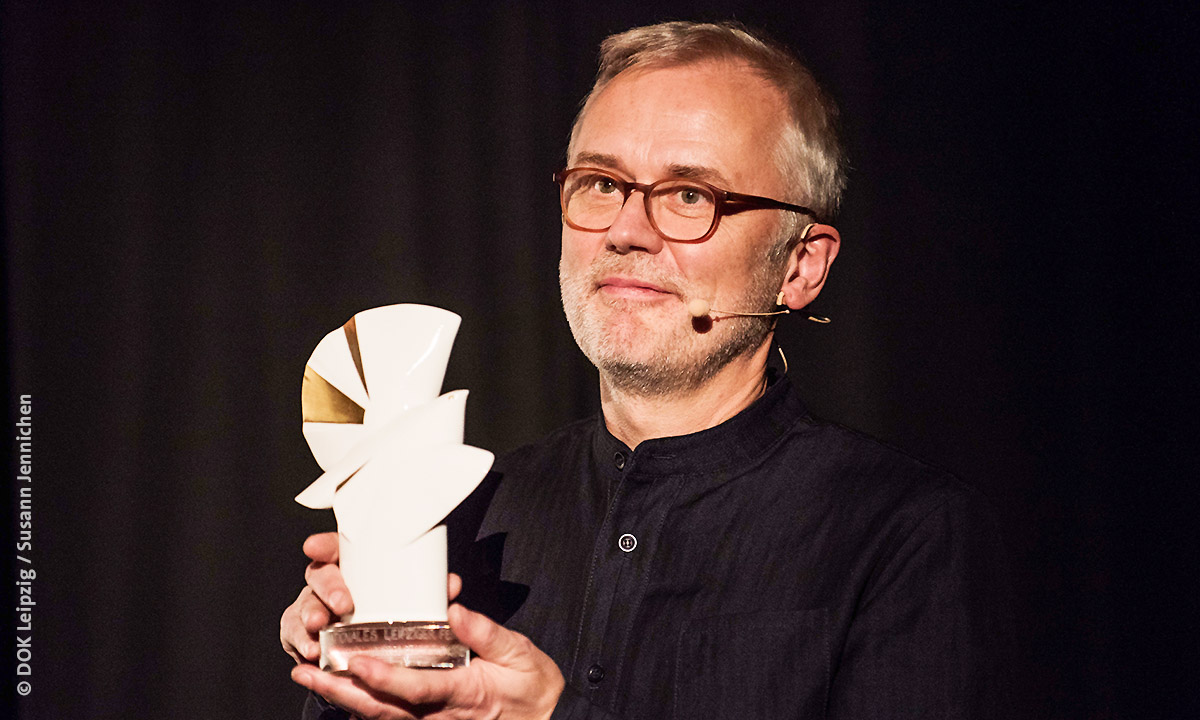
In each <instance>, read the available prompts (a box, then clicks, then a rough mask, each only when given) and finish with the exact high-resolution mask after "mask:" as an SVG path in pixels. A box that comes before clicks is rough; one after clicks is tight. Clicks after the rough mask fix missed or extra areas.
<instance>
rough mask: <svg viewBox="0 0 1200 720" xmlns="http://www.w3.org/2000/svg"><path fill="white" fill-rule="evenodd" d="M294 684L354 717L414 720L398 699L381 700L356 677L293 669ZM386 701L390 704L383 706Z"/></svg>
mask: <svg viewBox="0 0 1200 720" xmlns="http://www.w3.org/2000/svg"><path fill="white" fill-rule="evenodd" d="M292 680H293V681H294V682H296V683H297V684H298V685H301V686H303V687H306V688H308V689H309V690H312V691H313V692H315V693H317V694H318V695H320V696H322V697H324V698H325V699H326V700H328V701H329V702H331V703H333V704H334V705H337V706H338V707H340V708H343V709H345V710H348V711H350V712H351V713H352V714H353V716H354V717H361V718H372V720H412V718H413V715H412V714H411V713H409V712H407V711H406V710H405V709H404V707H403V705H404V703H403V702H401V701H399V700H398V699H396V698H386V697H382V698H381V697H380V696H378V695H377V694H376V693H374V692H373V691H371V690H370V689H369V688H367V687H365V686H363V685H361V684H359V682H358V681H357V680H356V679H355V678H353V677H338V676H336V675H333V674H330V673H327V672H323V671H321V670H318V669H317V668H315V667H313V666H311V665H298V666H296V667H294V668H292ZM381 700H386V702H381Z"/></svg>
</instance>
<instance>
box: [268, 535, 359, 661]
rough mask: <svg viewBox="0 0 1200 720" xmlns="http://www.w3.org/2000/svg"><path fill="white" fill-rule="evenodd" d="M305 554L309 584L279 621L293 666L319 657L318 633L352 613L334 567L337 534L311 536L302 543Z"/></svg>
mask: <svg viewBox="0 0 1200 720" xmlns="http://www.w3.org/2000/svg"><path fill="white" fill-rule="evenodd" d="M304 554H305V555H307V556H308V557H309V559H310V560H312V562H310V563H309V564H308V567H307V568H305V570H304V580H305V582H307V583H308V584H307V585H306V586H305V587H304V589H303V590H301V591H300V595H299V596H298V597H297V598H296V602H294V603H292V604H291V605H290V606H288V609H287V610H284V611H283V617H281V618H279V641H280V642H281V643H282V644H283V649H284V650H286V651H287V653H288V655H291V656H292V657H293V658H295V659H296V662H298V663H306V662H307V663H311V662H316V660H317V657H319V656H320V654H321V645H320V643H319V642H318V640H317V633H318V632H319V631H320V630H321V628H323V627H325V626H326V625H328V624H329V623H331V622H333V621H334V620H335V619H336V618H339V617H341V616H342V615H345V614H346V613H348V612H350V611H351V610H353V609H354V603H353V601H351V599H350V591H349V590H348V589H347V588H346V582H345V581H344V580H342V571H341V568H339V567H338V564H337V562H338V536H337V533H335V532H328V533H321V534H319V535H310V536H309V537H308V539H307V540H305V541H304Z"/></svg>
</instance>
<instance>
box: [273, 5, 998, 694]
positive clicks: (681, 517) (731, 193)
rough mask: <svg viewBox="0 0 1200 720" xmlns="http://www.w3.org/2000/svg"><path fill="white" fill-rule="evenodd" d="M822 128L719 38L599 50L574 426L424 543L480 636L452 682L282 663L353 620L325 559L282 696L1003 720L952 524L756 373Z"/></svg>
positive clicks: (821, 242)
mask: <svg viewBox="0 0 1200 720" xmlns="http://www.w3.org/2000/svg"><path fill="white" fill-rule="evenodd" d="M834 120H835V111H834V109H833V106H832V105H831V104H830V103H829V101H828V100H827V99H826V98H825V96H824V95H823V94H822V92H821V91H820V89H819V88H818V86H817V85H816V83H815V82H814V81H813V80H812V77H811V75H810V74H809V73H808V71H807V70H805V69H804V68H803V67H802V66H800V65H799V64H798V63H797V62H796V61H795V60H794V59H793V58H792V57H791V56H790V55H788V54H787V53H786V52H784V51H782V50H780V49H778V48H776V47H775V46H773V45H770V44H767V43H765V42H763V41H762V40H760V39H759V38H756V37H754V36H753V35H750V34H748V33H747V32H745V31H744V30H742V29H740V28H739V27H737V26H733V25H699V24H691V23H667V24H663V25H657V26H651V27H645V28H636V29H634V30H630V31H628V32H626V33H623V34H620V35H617V36H614V37H611V38H609V39H608V40H607V41H605V43H604V46H603V48H602V60H601V69H600V73H599V75H598V78H597V81H596V85H595V87H594V88H593V90H592V92H591V94H590V95H589V97H588V99H587V101H586V103H585V105H584V107H583V109H582V110H581V111H580V115H579V117H578V118H577V120H576V123H575V127H574V129H573V133H572V137H571V143H570V147H569V149H568V166H567V167H568V169H567V170H566V171H564V172H563V173H560V174H559V175H558V176H556V178H557V180H558V181H559V182H560V184H561V185H562V206H563V221H564V225H563V237H562V259H561V264H560V283H561V287H562V297H563V306H564V309H565V311H566V314H567V318H568V320H569V322H570V325H571V329H572V332H573V333H574V335H575V339H576V341H577V342H578V344H579V346H580V348H581V349H582V350H583V352H584V353H585V354H586V355H587V356H588V358H589V359H590V360H591V361H592V362H593V363H594V364H595V365H596V366H597V367H598V368H599V371H600V394H601V406H602V415H601V417H600V418H596V419H592V420H589V421H584V422H581V423H576V424H574V425H571V426H568V427H567V428H564V429H562V430H560V431H558V432H556V433H554V434H552V435H551V436H550V437H548V438H547V439H545V440H543V441H542V442H541V443H539V444H537V445H533V446H529V447H527V448H523V449H521V450H519V451H517V452H516V453H514V454H512V455H511V456H509V457H508V458H506V459H504V460H502V461H501V462H499V463H498V464H497V467H496V472H495V474H494V475H493V477H492V478H491V484H490V488H489V489H488V490H487V493H494V495H492V496H491V497H490V498H489V497H485V498H484V499H483V500H481V501H479V507H481V508H483V509H482V510H481V511H480V512H479V513H478V517H477V518H476V519H474V520H471V521H469V522H467V523H466V524H467V525H468V531H467V536H466V537H465V539H461V540H460V541H459V542H455V541H453V540H452V545H453V546H454V549H452V555H454V556H455V557H453V558H452V567H455V568H458V569H459V570H460V571H461V572H462V574H463V577H464V580H463V582H461V583H460V581H459V579H458V577H457V576H451V579H450V584H451V593H452V595H455V594H457V593H458V592H459V588H460V585H461V586H462V587H463V591H462V602H463V604H464V605H471V606H473V607H475V608H477V609H481V610H484V611H486V615H484V614H480V613H476V612H472V611H469V610H467V609H466V608H464V607H463V606H462V605H455V606H453V607H452V608H451V613H450V622H451V626H452V627H453V629H454V631H455V633H456V634H457V635H458V636H459V638H460V639H461V640H463V642H465V643H466V644H467V645H468V646H469V647H471V649H472V650H473V651H474V653H475V655H476V657H475V659H473V661H472V663H471V665H470V666H469V667H468V668H464V669H459V670H452V671H446V672H432V671H421V670H411V669H404V668H393V667H390V666H387V665H384V664H381V663H376V662H371V661H367V660H363V661H361V662H356V663H354V664H353V665H352V666H351V672H352V673H353V675H354V678H353V679H352V678H346V677H334V676H331V675H328V674H326V673H322V672H320V671H319V670H317V669H316V668H315V667H313V666H311V665H310V664H308V663H310V662H311V661H312V660H313V659H314V658H315V657H316V655H317V653H318V651H317V647H316V643H315V633H316V631H317V630H318V629H319V628H320V627H322V626H323V625H325V624H326V623H328V622H330V621H331V620H332V619H334V618H335V617H336V616H337V615H340V614H342V613H345V612H347V611H349V610H350V609H351V607H352V601H351V599H350V598H349V595H348V593H347V592H346V590H345V586H344V584H343V583H342V582H341V578H340V574H339V573H338V570H337V566H336V560H337V555H336V544H337V543H336V537H335V536H333V535H332V534H327V535H319V536H314V537H312V538H310V539H309V540H308V542H306V544H305V552H306V553H307V554H308V555H309V557H311V558H312V559H313V562H312V563H311V564H310V566H309V569H308V572H307V573H306V579H307V581H308V586H307V587H306V588H305V589H304V591H302V592H301V594H300V597H299V598H298V599H297V601H296V602H295V603H294V604H293V605H292V606H291V607H290V608H289V609H288V610H287V611H286V612H285V614H284V616H283V618H282V621H281V635H282V638H283V643H284V647H285V648H287V649H288V650H289V652H291V653H292V654H293V655H294V656H295V657H296V659H297V660H298V661H300V663H301V664H300V665H298V666H297V668H296V669H295V670H294V672H293V678H294V679H295V680H296V681H297V682H299V683H300V684H301V685H304V686H305V687H307V688H309V689H311V690H313V691H314V693H316V694H318V695H320V696H323V697H324V698H326V699H327V700H328V701H329V702H331V703H332V704H333V705H335V706H340V707H342V708H345V709H346V710H347V711H348V712H349V713H351V714H354V715H357V716H360V717H366V718H408V717H439V718H441V717H445V718H463V717H488V718H492V717H503V718H547V717H555V718H619V717H625V718H666V717H676V718H691V717H701V716H703V717H721V718H731V717H761V718H768V717H769V718H775V717H826V716H828V717H883V716H887V717H905V716H918V715H919V716H921V717H981V716H988V715H993V714H1000V713H1001V712H1002V710H1003V708H1004V707H1005V705H1006V703H1007V700H1008V699H1007V697H1005V695H1004V682H1003V681H1002V675H1003V668H1002V663H1001V659H1000V654H999V653H998V652H997V651H996V649H995V648H997V647H1000V646H1001V645H1002V643H1001V638H998V637H997V636H998V635H1000V634H1002V633H1003V628H1004V622H1003V619H1004V612H1003V608H1002V607H1001V606H1000V600H999V599H998V598H999V597H1000V596H1001V595H1002V592H1001V590H1002V586H1000V584H999V581H998V580H997V578H998V567H999V566H1000V564H1001V563H1000V561H999V557H998V553H997V550H996V542H995V540H994V537H995V533H994V531H993V530H992V525H991V521H990V518H989V516H988V514H987V513H986V511H984V510H982V509H981V508H980V502H979V500H978V498H977V497H976V496H975V495H974V494H972V493H971V492H970V491H968V490H967V489H966V488H964V487H963V486H961V485H960V484H959V483H957V482H956V481H954V480H953V479H952V478H949V477H947V476H945V475H944V474H942V473H940V472H938V471H936V470H934V469H932V468H930V467H928V466H926V465H923V464H922V463H920V462H918V461H916V460H913V459H911V458H909V457H908V456H905V455H903V454H901V453H898V452H896V451H894V450H891V449H888V448H885V447H883V446H881V445H879V444H877V443H875V442H873V441H871V440H869V439H865V438H863V437H860V436H858V435H856V434H854V433H852V432H849V431H847V430H845V429H842V428H839V427H837V426H833V425H829V424H826V423H820V422H817V421H815V420H813V419H812V418H811V417H809V416H808V415H807V413H806V412H805V411H804V408H803V405H802V404H801V402H800V400H799V399H798V398H797V397H796V395H795V392H794V390H793V388H792V387H791V384H790V382H789V381H788V379H787V378H786V377H781V376H780V374H779V373H778V372H776V371H775V370H774V369H770V368H768V364H769V363H768V361H769V359H770V357H771V352H772V350H771V339H772V331H773V327H774V321H775V320H776V317H775V316H773V315H767V314H765V313H769V312H772V311H773V308H775V307H776V306H777V305H782V306H786V307H787V308H789V309H793V310H798V309H800V308H803V307H805V306H806V305H808V304H809V303H810V302H812V300H813V299H814V298H815V297H816V296H817V294H818V293H819V292H820V290H821V287H822V286H823V284H824V282H825V278H826V275H827V273H828V270H829V267H830V265H831V263H832V262H833V260H834V258H835V257H836V256H837V251H838V244H839V242H840V239H839V236H838V233H837V231H836V230H834V228H832V227H831V226H829V225H827V224H825V223H824V221H825V220H827V219H828V218H829V217H830V216H831V214H832V213H833V212H834V211H835V210H836V208H837V205H838V199H839V195H840V192H841V189H842V186H843V173H842V158H841V153H840V150H839V146H838V143H837V140H836V136H835V134H834V130H833V126H834ZM727 191H728V192H727ZM753 313H764V314H761V315H754V314H753ZM485 494H486V493H485ZM468 514H469V513H468ZM456 522H457V521H456V520H455V518H453V517H452V518H451V530H452V532H454V529H455V527H456ZM497 621H498V622H502V623H503V625H500V624H497ZM307 713H308V714H309V715H310V716H311V717H318V716H320V717H325V716H326V714H328V717H341V715H339V714H336V712H335V711H334V710H333V709H332V708H331V707H330V706H329V705H326V704H325V703H324V702H323V701H319V700H317V699H316V698H315V697H313V698H312V699H311V702H310V705H309V708H308V710H307Z"/></svg>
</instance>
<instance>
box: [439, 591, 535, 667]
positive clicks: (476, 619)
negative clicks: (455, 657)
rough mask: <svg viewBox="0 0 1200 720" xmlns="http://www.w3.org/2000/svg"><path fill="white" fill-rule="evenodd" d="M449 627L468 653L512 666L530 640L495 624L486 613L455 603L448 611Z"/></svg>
mask: <svg viewBox="0 0 1200 720" xmlns="http://www.w3.org/2000/svg"><path fill="white" fill-rule="evenodd" d="M448 613H449V614H448V618H449V620H450V629H451V630H453V631H454V634H455V636H457V637H458V639H459V641H461V642H462V643H463V644H464V645H466V646H467V647H469V648H471V652H473V653H475V654H476V655H478V656H479V657H480V658H482V659H484V660H487V661H488V662H493V663H497V664H499V665H507V666H512V665H514V664H515V663H516V661H518V660H520V659H521V656H522V654H523V653H522V651H523V650H525V649H527V646H529V645H530V644H531V643H530V642H529V641H528V640H527V639H526V638H525V636H524V635H520V634H518V633H515V632H513V631H512V630H509V629H507V628H505V627H503V626H501V625H498V624H496V623H495V622H493V621H492V620H491V618H489V617H487V616H486V615H481V614H479V613H477V612H473V611H471V610H468V609H466V608H465V607H463V606H462V605H458V604H454V605H451V606H450V609H449V611H448Z"/></svg>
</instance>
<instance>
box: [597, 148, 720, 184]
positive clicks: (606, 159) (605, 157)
mask: <svg viewBox="0 0 1200 720" xmlns="http://www.w3.org/2000/svg"><path fill="white" fill-rule="evenodd" d="M573 165H575V166H580V165H586V166H590V167H599V168H611V169H613V170H615V171H617V172H619V173H622V174H624V175H625V176H627V177H633V174H632V173H630V172H629V171H628V170H627V169H626V168H625V165H624V163H622V162H621V160H620V158H618V157H617V156H616V155H609V154H608V153H598V152H589V151H584V152H581V153H579V154H578V155H576V156H575V162H574V163H573ZM667 176H668V177H672V178H682V179H684V180H703V181H704V182H706V183H709V184H712V185H716V186H718V187H721V188H727V187H729V180H727V179H726V178H725V176H724V175H722V174H721V172H720V171H719V170H717V169H715V168H710V167H705V166H703V165H684V164H682V163H672V164H670V165H668V166H667Z"/></svg>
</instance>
